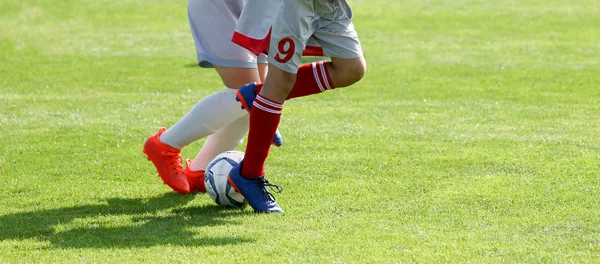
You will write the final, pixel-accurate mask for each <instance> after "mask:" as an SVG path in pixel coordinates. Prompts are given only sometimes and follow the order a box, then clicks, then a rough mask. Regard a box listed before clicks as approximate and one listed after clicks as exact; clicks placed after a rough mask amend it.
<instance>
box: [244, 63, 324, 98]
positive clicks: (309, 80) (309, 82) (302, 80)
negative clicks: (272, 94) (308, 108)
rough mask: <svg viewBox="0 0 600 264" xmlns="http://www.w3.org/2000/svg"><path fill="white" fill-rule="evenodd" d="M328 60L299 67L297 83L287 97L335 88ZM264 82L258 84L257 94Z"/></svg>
mask: <svg viewBox="0 0 600 264" xmlns="http://www.w3.org/2000/svg"><path fill="white" fill-rule="evenodd" d="M326 63H327V62H326V61H319V62H313V63H308V64H304V65H301V66H300V68H299V69H298V73H297V77H296V83H295V84H294V88H292V91H291V92H290V94H289V95H288V97H287V99H292V98H296V97H303V96H307V95H311V94H318V93H322V92H325V91H327V90H333V89H334V88H335V87H333V84H332V83H331V78H330V77H329V73H328V72H327V67H325V64H326ZM262 86H263V85H262V83H260V84H258V85H256V88H254V90H255V91H256V94H258V92H260V89H262Z"/></svg>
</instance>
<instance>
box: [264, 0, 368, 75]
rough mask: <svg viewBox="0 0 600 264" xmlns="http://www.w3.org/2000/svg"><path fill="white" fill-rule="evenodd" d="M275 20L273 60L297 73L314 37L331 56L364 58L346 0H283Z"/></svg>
mask: <svg viewBox="0 0 600 264" xmlns="http://www.w3.org/2000/svg"><path fill="white" fill-rule="evenodd" d="M282 2H283V4H282V5H281V10H280V11H279V12H278V15H277V18H276V19H275V21H274V22H273V28H272V31H271V42H270V45H269V63H271V64H273V65H274V66H275V67H277V68H279V69H281V70H284V71H287V72H290V73H297V72H298V67H300V63H301V62H300V59H301V58H302V52H303V51H304V49H305V48H306V46H307V43H308V42H309V39H311V38H312V39H314V40H315V41H316V42H317V43H318V44H319V45H320V46H321V47H322V48H323V54H324V55H325V56H328V57H334V58H342V59H353V58H360V57H363V51H362V47H361V45H360V41H359V40H358V34H357V33H356V30H354V25H353V24H352V10H351V9H350V7H349V6H348V4H347V3H346V1H345V0H301V1H300V0H294V1H285V0H284V1H282Z"/></svg>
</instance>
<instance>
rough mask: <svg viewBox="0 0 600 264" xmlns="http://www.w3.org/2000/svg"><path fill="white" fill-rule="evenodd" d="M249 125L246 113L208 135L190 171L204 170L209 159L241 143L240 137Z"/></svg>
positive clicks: (248, 117) (245, 132)
mask: <svg viewBox="0 0 600 264" xmlns="http://www.w3.org/2000/svg"><path fill="white" fill-rule="evenodd" d="M249 125H250V116H249V115H246V116H243V117H240V118H238V119H237V120H235V121H233V122H231V123H229V124H228V125H226V126H225V127H223V128H221V129H219V130H218V131H217V132H215V133H214V134H212V135H210V136H208V138H207V139H206V141H205V142H204V145H203V146H202V149H201V150H200V152H199V153H198V155H196V158H195V159H194V161H193V162H192V164H191V165H190V169H191V170H192V171H200V170H206V167H207V166H208V164H209V163H210V161H211V160H212V159H213V158H215V157H216V156H217V155H219V154H221V153H223V152H225V151H229V150H234V149H235V148H236V147H237V146H239V145H240V144H242V139H243V138H244V136H245V135H246V134H247V133H248V128H249Z"/></svg>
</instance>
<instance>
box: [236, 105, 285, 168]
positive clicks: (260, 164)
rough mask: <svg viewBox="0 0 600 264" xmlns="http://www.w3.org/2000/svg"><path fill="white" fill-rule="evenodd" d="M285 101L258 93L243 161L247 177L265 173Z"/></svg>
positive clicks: (251, 114)
mask: <svg viewBox="0 0 600 264" xmlns="http://www.w3.org/2000/svg"><path fill="white" fill-rule="evenodd" d="M282 110H283V103H278V102H275V101H273V100H270V99H268V98H266V97H264V96H262V95H260V94H259V95H257V96H256V99H255V100H254V103H253V104H252V111H250V132H248V144H247V145H246V155H245V156H244V160H243V161H242V163H243V166H242V175H243V176H244V177H245V178H258V177H261V176H263V175H264V174H265V161H266V160H267V157H268V156H269V148H270V147H271V141H272V140H273V137H274V136H275V131H276V130H277V126H279V120H280V119H281V112H282Z"/></svg>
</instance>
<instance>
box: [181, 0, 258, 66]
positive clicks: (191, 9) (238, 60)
mask: <svg viewBox="0 0 600 264" xmlns="http://www.w3.org/2000/svg"><path fill="white" fill-rule="evenodd" d="M244 3H245V1H244V0H189V1H188V19H189V21H190V29H191V30H192V36H193V37H194V43H195V44H196V53H197V55H198V65H199V66H200V67H203V68H212V67H213V66H214V65H217V66H221V67H232V68H257V65H256V64H257V63H266V62H267V60H266V56H265V55H259V56H258V58H257V56H256V55H254V54H253V53H252V52H250V51H248V50H246V49H244V48H242V47H240V46H239V45H237V44H235V43H233V42H231V37H232V36H233V31H234V30H235V26H236V24H237V21H238V19H239V16H240V14H241V12H242V9H243V8H244Z"/></svg>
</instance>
